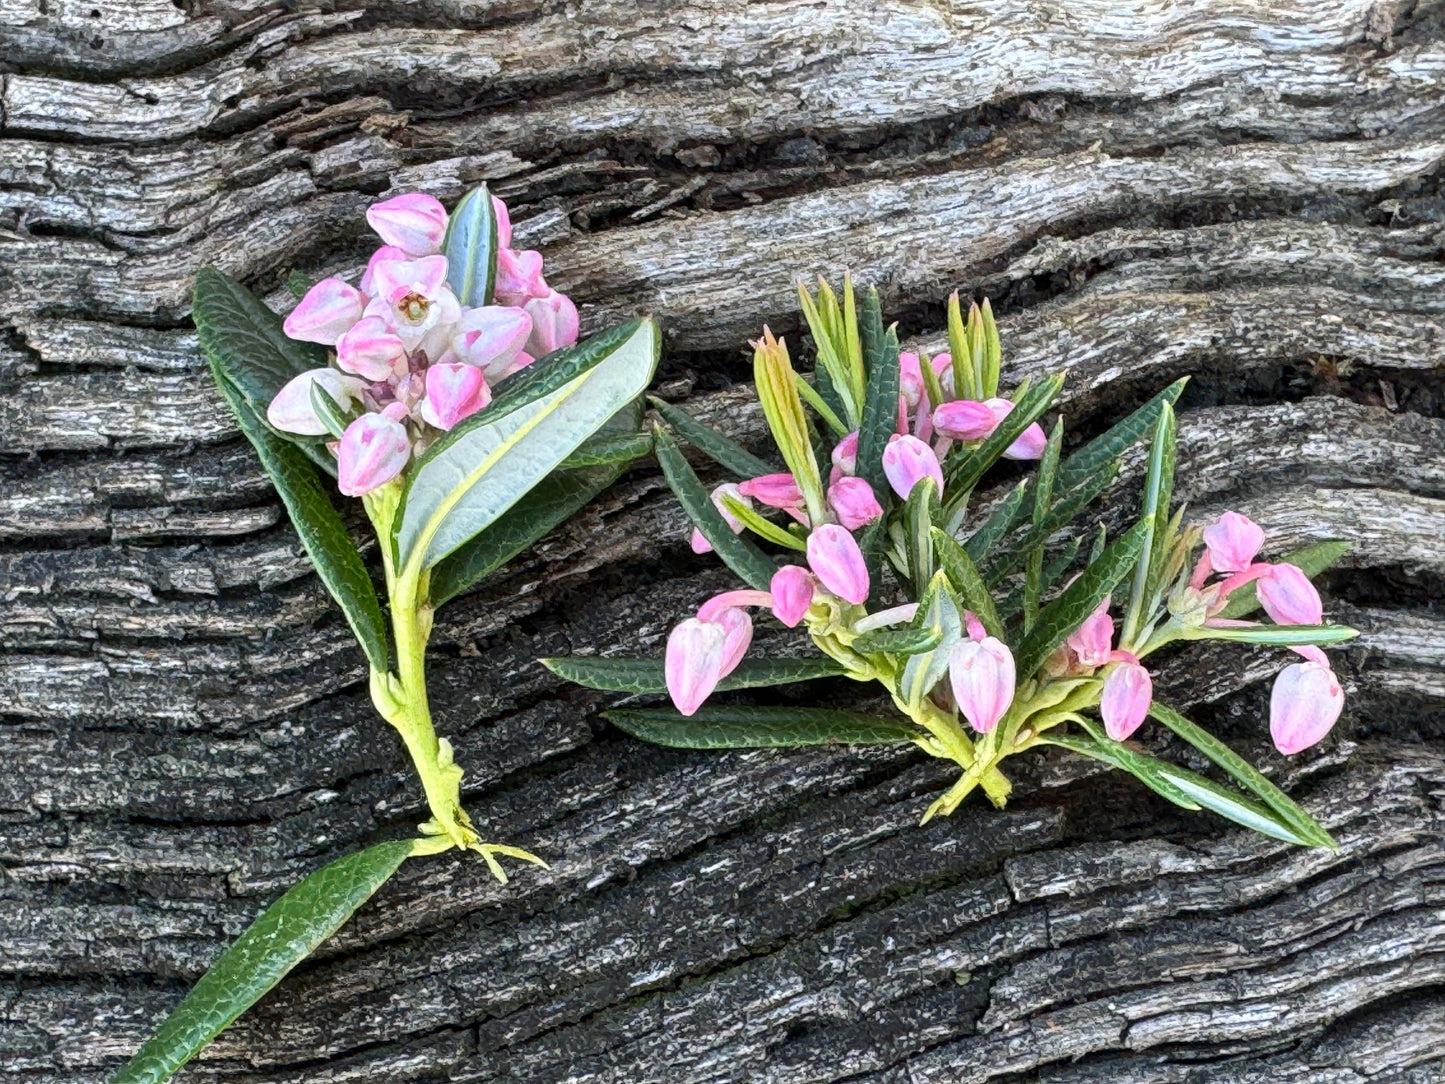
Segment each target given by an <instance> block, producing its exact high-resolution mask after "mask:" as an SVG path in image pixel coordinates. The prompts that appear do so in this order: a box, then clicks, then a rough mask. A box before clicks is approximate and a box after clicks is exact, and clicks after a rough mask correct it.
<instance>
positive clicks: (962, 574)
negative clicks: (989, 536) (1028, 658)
mask: <svg viewBox="0 0 1445 1084" xmlns="http://www.w3.org/2000/svg"><path fill="white" fill-rule="evenodd" d="M933 548H934V550H935V552H936V553H937V554H938V560H939V562H940V563H941V564H942V565H943V570H944V572H945V573H946V574H947V575H948V579H949V582H950V583H952V584H953V589H954V590H955V591H957V592H958V595H959V598H961V599H962V600H963V605H964V608H965V609H966V610H968V611H969V612H970V613H972V614H973V615H974V616H975V617H976V618H978V619H979V621H980V622H982V624H983V627H984V629H985V631H987V633H988V634H989V635H990V636H993V637H997V638H998V639H999V640H1004V641H1005V642H1007V640H1006V638H1005V636H1004V631H1003V622H1002V621H1001V620H1000V619H999V615H998V611H997V609H996V608H995V607H994V603H993V596H992V595H990V594H989V592H988V588H987V587H985V586H984V583H983V577H982V576H980V575H979V574H978V568H977V567H976V566H975V565H974V563H973V559H972V558H971V557H969V555H968V550H966V549H965V548H964V547H962V546H960V545H959V544H958V543H957V542H955V541H954V540H953V539H951V538H949V537H948V535H946V534H944V533H943V532H942V531H941V530H939V529H938V528H937V527H935V528H934V529H933Z"/></svg>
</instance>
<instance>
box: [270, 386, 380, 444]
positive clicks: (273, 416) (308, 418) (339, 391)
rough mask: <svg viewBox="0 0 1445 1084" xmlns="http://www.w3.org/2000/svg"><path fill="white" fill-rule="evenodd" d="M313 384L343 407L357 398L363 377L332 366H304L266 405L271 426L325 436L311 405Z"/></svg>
mask: <svg viewBox="0 0 1445 1084" xmlns="http://www.w3.org/2000/svg"><path fill="white" fill-rule="evenodd" d="M312 384H319V385H321V387H322V389H323V390H324V391H325V392H326V393H327V394H328V395H330V396H331V398H333V399H335V400H336V401H337V403H339V404H340V405H341V406H343V407H345V406H349V405H350V404H351V403H352V402H353V401H355V400H358V399H360V398H361V393H362V391H363V390H364V389H365V388H366V382H365V381H364V380H359V379H357V378H356V377H354V376H347V375H346V374H345V373H338V372H337V371H336V370H335V369H307V370H306V372H304V373H301V374H299V375H297V376H293V377H292V378H291V379H290V380H289V381H287V383H286V386H285V387H284V388H282V389H281V390H280V391H278V392H277V393H276V398H274V399H272V400H271V403H270V405H269V406H267V408H266V420H267V421H268V422H270V423H271V425H272V427H273V428H276V429H280V430H281V431H282V432H285V433H299V434H300V435H301V436H305V437H320V436H325V435H326V433H327V432H328V430H327V428H326V423H325V422H323V421H322V420H321V419H320V418H319V417H317V416H316V408H315V407H313V406H312V405H311V385H312Z"/></svg>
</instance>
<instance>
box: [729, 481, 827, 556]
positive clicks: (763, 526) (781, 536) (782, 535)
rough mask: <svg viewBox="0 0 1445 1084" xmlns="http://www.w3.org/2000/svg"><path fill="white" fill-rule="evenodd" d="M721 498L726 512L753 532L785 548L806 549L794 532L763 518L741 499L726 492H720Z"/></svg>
mask: <svg viewBox="0 0 1445 1084" xmlns="http://www.w3.org/2000/svg"><path fill="white" fill-rule="evenodd" d="M721 499H722V502H723V504H725V505H726V506H727V510H728V514H729V515H731V516H733V517H734V518H736V519H737V521H738V522H739V523H741V524H742V525H743V526H744V527H746V528H747V529H748V530H750V531H752V532H753V534H755V535H758V536H760V537H762V538H766V539H767V540H768V541H769V542H771V543H773V544H774V545H776V546H782V547H784V548H785V549H790V550H797V551H798V552H799V553H802V552H804V551H805V550H807V548H808V547H807V544H806V543H805V542H804V541H803V540H802V539H801V538H799V537H798V536H797V535H795V534H789V533H788V532H787V531H785V530H783V528H781V527H779V526H778V525H777V524H776V523H774V522H773V521H772V520H768V519H764V518H763V517H762V516H760V515H758V513H756V512H754V511H753V510H752V509H751V508H749V507H748V506H747V505H745V504H743V502H742V501H740V500H736V499H734V498H733V497H732V496H731V495H730V494H727V493H724V494H722V495H721Z"/></svg>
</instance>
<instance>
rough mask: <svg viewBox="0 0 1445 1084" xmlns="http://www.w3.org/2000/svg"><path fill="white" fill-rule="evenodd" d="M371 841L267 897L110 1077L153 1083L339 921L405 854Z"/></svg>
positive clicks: (395, 845) (116, 1082)
mask: <svg viewBox="0 0 1445 1084" xmlns="http://www.w3.org/2000/svg"><path fill="white" fill-rule="evenodd" d="M411 849H412V844H411V841H410V840H397V841H393V842H390V843H378V844H377V845H376V846H374V847H369V848H367V849H366V850H364V851H358V852H357V853H355V854H349V855H347V856H346V857H345V858H338V859H337V860H336V861H335V862H332V863H331V864H330V865H326V866H323V867H322V868H321V869H319V870H317V871H316V872H315V873H313V874H311V876H309V877H307V878H306V879H305V880H304V881H302V882H301V883H300V884H298V885H296V887H294V888H292V889H291V890H290V891H289V892H287V893H286V894H285V895H284V896H282V897H281V898H280V899H279V900H277V901H276V902H275V903H273V904H272V905H271V906H270V907H268V908H267V909H266V910H265V911H263V912H262V913H261V915H260V917H259V918H257V919H256V921H255V922H253V923H252V924H251V926H250V928H249V929H247V930H246V932H245V933H243V934H242V935H241V936H240V938H238V939H237V941H236V943H235V944H234V945H232V946H231V947H230V948H229V949H227V950H226V951H225V952H224V953H222V954H221V957H220V959H218V960H217V961H216V962H215V963H214V964H212V965H211V968H210V970H209V971H207V972H206V973H205V974H204V975H202V976H201V980H200V981H199V982H198V983H196V985H195V986H194V987H193V988H192V989H191V992H190V993H189V994H187V995H186V996H185V998H184V999H183V1000H182V1001H181V1003H180V1004H179V1005H177V1006H176V1008H175V1010H174V1011H173V1012H172V1013H171V1014H170V1016H168V1017H166V1019H165V1021H164V1022H163V1023H162V1024H161V1026H160V1027H159V1028H158V1029H157V1030H156V1033H155V1034H154V1035H153V1036H152V1037H151V1038H150V1040H149V1041H148V1042H147V1043H146V1044H145V1045H144V1046H143V1047H141V1048H140V1051H139V1052H138V1053H137V1054H136V1055H135V1057H133V1058H132V1059H131V1060H130V1061H129V1062H127V1063H126V1065H125V1066H124V1067H123V1068H122V1069H121V1070H120V1072H118V1073H117V1074H116V1075H115V1076H113V1077H112V1078H111V1081H110V1084H160V1082H161V1081H164V1080H168V1079H169V1078H170V1076H171V1075H172V1074H173V1073H174V1072H175V1071H176V1070H177V1069H179V1068H180V1067H181V1066H182V1065H184V1064H185V1063H186V1062H188V1061H190V1059H191V1058H193V1057H195V1055H196V1054H197V1053H198V1052H199V1051H200V1050H201V1048H202V1047H204V1046H205V1045H206V1044H207V1043H208V1042H210V1041H211V1040H212V1039H213V1038H215V1036H216V1035H218V1034H219V1033H220V1032H221V1031H223V1030H224V1029H225V1028H226V1027H227V1026H229V1025H230V1024H231V1022H232V1021H234V1020H235V1019H236V1017H238V1016H240V1015H241V1014H242V1013H243V1012H245V1011H246V1010H247V1009H249V1008H250V1007H251V1006H252V1005H254V1004H255V1003H256V1002H257V1001H258V1000H259V999H260V998H261V997H263V996H264V995H265V994H266V992H267V991H269V990H270V989H271V988H272V987H273V986H275V985H276V984H277V983H278V982H280V981H281V979H282V978H283V977H284V976H285V975H286V972H288V971H290V970H291V969H292V968H293V967H295V966H296V965H297V964H298V963H300V962H301V961H302V960H304V959H305V958H306V957H307V956H309V955H310V954H311V953H312V952H313V951H315V949H316V947H317V946H318V945H320V944H321V943H322V942H323V941H325V940H326V939H327V938H328V937H330V936H331V935H332V934H333V933H335V932H336V931H337V929H339V928H340V926H341V925H342V923H344V922H345V921H346V920H347V919H348V918H350V917H351V915H352V913H353V912H354V911H355V910H356V909H357V908H358V907H360V906H361V905H362V904H363V903H365V902H366V900H367V899H368V898H369V897H370V896H371V894H372V893H373V892H375V891H376V890H377V889H378V888H380V887H381V885H382V884H383V883H385V881H386V879H387V878H388V877H390V876H391V875H392V874H393V873H395V872H396V871H397V868H398V867H399V866H400V865H401V864H402V862H403V861H405V860H406V857H407V856H408V855H409V854H411Z"/></svg>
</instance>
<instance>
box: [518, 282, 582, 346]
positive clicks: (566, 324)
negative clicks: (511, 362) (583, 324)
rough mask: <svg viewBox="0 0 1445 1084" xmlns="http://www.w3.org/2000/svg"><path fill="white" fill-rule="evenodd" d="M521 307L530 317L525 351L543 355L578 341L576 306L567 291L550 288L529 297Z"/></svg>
mask: <svg viewBox="0 0 1445 1084" xmlns="http://www.w3.org/2000/svg"><path fill="white" fill-rule="evenodd" d="M523 307H524V308H525V309H526V310H527V315H528V316H530V317H531V318H532V334H531V336H530V337H529V338H528V339H527V353H529V354H531V355H532V356H533V357H537V358H540V357H545V356H546V355H548V354H550V353H551V352H552V351H553V350H560V349H562V347H564V346H571V345H572V344H573V343H575V342H576V341H577V328H578V322H577V306H576V305H574V304H572V301H571V299H570V298H569V297H567V295H566V294H559V293H558V292H557V291H556V290H552V291H550V292H549V293H548V294H547V296H545V297H534V298H532V299H531V300H530V301H528V302H527V304H526V305H525V306H523Z"/></svg>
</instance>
